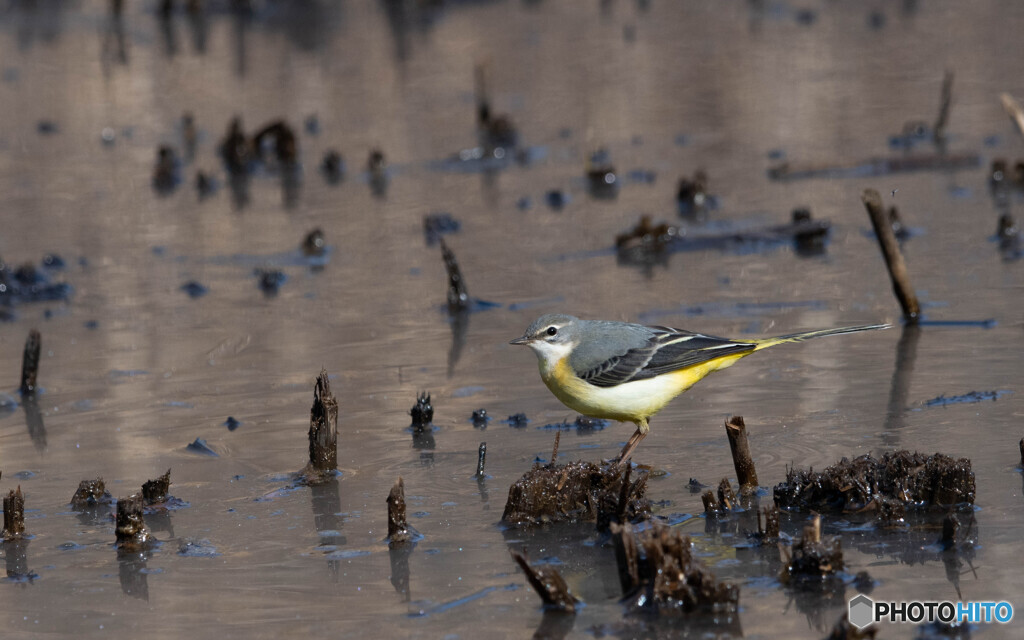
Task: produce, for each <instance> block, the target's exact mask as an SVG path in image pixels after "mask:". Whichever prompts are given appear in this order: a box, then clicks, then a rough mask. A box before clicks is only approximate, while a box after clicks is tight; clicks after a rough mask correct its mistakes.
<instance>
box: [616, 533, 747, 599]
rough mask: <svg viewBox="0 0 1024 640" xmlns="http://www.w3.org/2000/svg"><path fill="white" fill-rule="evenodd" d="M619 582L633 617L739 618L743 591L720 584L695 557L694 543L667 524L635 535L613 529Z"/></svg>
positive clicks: (732, 586) (733, 586)
mask: <svg viewBox="0 0 1024 640" xmlns="http://www.w3.org/2000/svg"><path fill="white" fill-rule="evenodd" d="M611 529H612V536H613V538H614V542H615V557H616V560H617V562H618V566H619V581H620V583H621V584H622V591H623V593H624V594H625V602H626V605H627V607H628V608H629V610H630V612H633V613H653V614H658V615H673V614H675V615H678V614H695V613H698V614H699V613H708V614H716V615H720V614H734V613H736V611H737V609H738V606H739V597H740V591H739V588H738V587H736V586H735V585H731V584H727V583H724V582H719V581H718V580H716V579H715V576H714V575H713V574H712V573H711V572H710V571H708V570H707V568H706V567H705V566H704V564H703V563H702V562H701V561H700V560H698V559H697V557H696V556H695V555H694V553H693V550H692V548H691V545H690V537H689V536H685V535H682V534H681V533H679V532H678V531H674V530H672V529H670V528H669V527H666V526H664V525H662V524H655V525H654V526H653V527H652V528H650V529H647V530H645V531H642V532H640V533H639V534H634V533H633V530H632V527H631V526H630V525H629V524H628V523H626V524H624V525H621V526H620V525H612V528H611Z"/></svg>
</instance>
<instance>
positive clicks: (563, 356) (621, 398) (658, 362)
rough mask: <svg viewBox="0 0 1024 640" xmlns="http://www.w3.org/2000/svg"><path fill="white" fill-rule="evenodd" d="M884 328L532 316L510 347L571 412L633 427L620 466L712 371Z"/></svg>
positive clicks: (557, 315)
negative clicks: (739, 333) (742, 331)
mask: <svg viewBox="0 0 1024 640" xmlns="http://www.w3.org/2000/svg"><path fill="white" fill-rule="evenodd" d="M888 327H889V325H887V324H872V325H863V326H859V327H843V328H841V329H822V330H819V331H807V332H802V333H791V334H788V335H784V336H777V337H775V338H757V339H752V340H729V339H726V338H716V337H714V336H706V335H703V334H700V333H693V332H690V331H683V330H682V329H672V328H670V327H647V326H644V325H640V324H632V323H629V322H610V321H607V320H580V319H579V318H575V317H573V316H568V315H565V314H561V313H550V314H547V315H543V316H541V317H539V318H537V319H536V320H535V321H534V322H533V324H531V325H530V326H529V328H528V329H527V330H526V333H525V334H524V335H523V337H522V338H516V339H515V340H513V341H512V342H511V343H510V344H525V345H527V346H528V347H530V348H531V349H533V351H534V353H536V354H537V359H538V360H539V361H540V377H541V379H543V380H544V384H546V385H547V387H548V389H550V390H551V393H553V394H555V397H556V398H558V399H559V400H561V401H562V403H563V404H564V405H566V406H567V407H569V408H570V409H574V410H576V411H579V412H580V413H582V414H583V415H586V416H590V417H592V418H606V419H610V420H619V421H622V422H632V423H634V424H636V432H635V433H634V434H633V435H632V436H630V438H629V441H628V442H627V443H626V446H625V448H624V449H623V450H622V455H621V456H620V457H619V459H620V461H622V462H625V461H626V460H627V459H629V456H630V455H632V453H633V450H634V449H635V448H636V446H637V445H638V444H640V441H641V440H643V439H644V437H645V436H646V435H647V432H648V431H649V430H650V419H651V416H653V415H654V414H656V413H658V412H659V411H661V409H662V408H663V407H664V406H665V405H666V404H668V403H669V401H670V400H672V399H673V398H675V397H676V396H678V395H679V394H680V393H682V392H684V391H686V390H687V389H689V388H690V387H692V386H693V385H694V384H696V383H697V382H699V381H700V380H701V379H702V378H703V377H704V376H706V375H708V374H709V373H711V372H712V371H718V370H719V369H725V368H726V367H731V366H732V365H733V364H734V363H735V362H736V361H737V360H739V359H740V358H742V357H744V356H749V355H750V354H752V353H754V352H755V351H760V350H761V349H767V348H768V347H773V346H775V345H777V344H782V343H784V342H802V341H804V340H810V339H811V338H821V337H823V336H834V335H839V334H843V333H856V332H858V331H870V330H872V329H887V328H888Z"/></svg>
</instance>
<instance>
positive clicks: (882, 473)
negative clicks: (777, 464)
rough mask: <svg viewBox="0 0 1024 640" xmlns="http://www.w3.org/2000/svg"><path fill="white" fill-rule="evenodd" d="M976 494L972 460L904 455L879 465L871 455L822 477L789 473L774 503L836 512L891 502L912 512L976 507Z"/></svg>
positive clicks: (877, 507)
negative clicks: (915, 510) (955, 507)
mask: <svg viewBox="0 0 1024 640" xmlns="http://www.w3.org/2000/svg"><path fill="white" fill-rule="evenodd" d="M974 494H975V487H974V472H973V471H972V470H971V461H970V460H968V459H966V458H960V459H954V458H951V457H949V456H946V455H943V454H941V453H936V454H934V455H931V456H926V455H924V454H922V453H916V452H914V453H911V452H910V451H906V450H902V451H896V452H893V453H887V454H885V455H884V456H882V458H881V459H880V460H877V459H875V458H873V457H871V455H870V454H865V455H863V456H860V457H858V458H855V459H853V460H848V459H846V458H843V459H842V460H841V461H839V462H838V463H836V464H834V465H832V466H830V467H828V468H827V469H825V470H824V471H822V472H817V473H815V472H814V470H813V469H809V470H807V471H803V470H797V469H789V470H788V471H787V473H786V481H785V482H783V483H781V484H779V485H778V486H776V487H775V504H777V505H778V506H779V507H781V508H783V509H793V510H799V511H819V512H831V513H849V512H855V511H870V510H881V509H882V508H883V505H884V504H885V503H886V502H897V503H900V504H902V505H903V506H904V507H905V508H908V509H910V508H913V509H939V508H942V509H945V508H948V507H950V506H955V505H964V504H974Z"/></svg>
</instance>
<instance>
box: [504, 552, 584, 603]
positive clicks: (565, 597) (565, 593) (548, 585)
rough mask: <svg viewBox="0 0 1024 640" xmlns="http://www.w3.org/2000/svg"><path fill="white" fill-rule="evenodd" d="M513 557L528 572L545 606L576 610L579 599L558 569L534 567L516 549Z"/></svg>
mask: <svg viewBox="0 0 1024 640" xmlns="http://www.w3.org/2000/svg"><path fill="white" fill-rule="evenodd" d="M512 557H513V558H514V559H515V561H516V563H517V564H518V565H519V566H520V568H522V570H523V573H525V574H526V579H527V580H529V582H530V586H531V587H533V590H534V591H536V592H537V595H539V596H540V599H541V600H543V601H544V606H545V607H548V608H551V609H557V610H559V611H565V612H575V611H576V603H577V602H579V600H577V599H576V597H575V596H573V595H572V594H571V593H569V586H568V585H566V584H565V580H564V579H563V578H562V575H561V574H560V573H558V570H557V569H555V568H554V567H532V566H530V563H529V562H527V561H526V557H525V556H523V554H521V553H516V552H515V551H513V552H512Z"/></svg>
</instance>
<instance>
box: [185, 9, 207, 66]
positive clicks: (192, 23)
mask: <svg viewBox="0 0 1024 640" xmlns="http://www.w3.org/2000/svg"><path fill="white" fill-rule="evenodd" d="M188 25H189V30H190V31H191V32H192V48H193V49H194V50H195V52H196V53H197V54H199V55H203V54H205V53H206V37H207V34H208V33H209V27H208V25H207V20H206V12H205V11H203V8H202V7H201V6H198V7H197V6H194V5H192V4H190V5H189V11H188Z"/></svg>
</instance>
